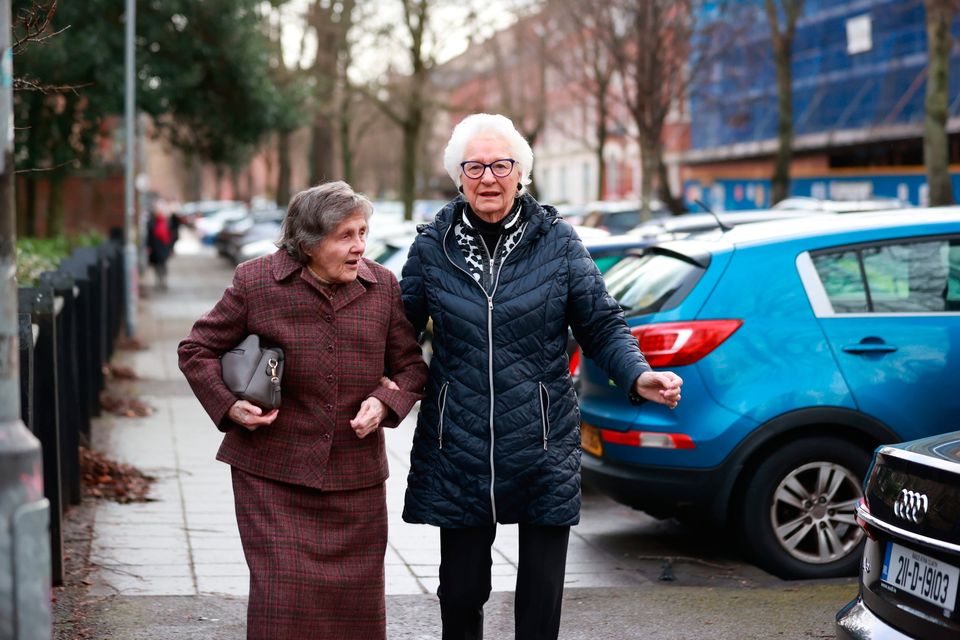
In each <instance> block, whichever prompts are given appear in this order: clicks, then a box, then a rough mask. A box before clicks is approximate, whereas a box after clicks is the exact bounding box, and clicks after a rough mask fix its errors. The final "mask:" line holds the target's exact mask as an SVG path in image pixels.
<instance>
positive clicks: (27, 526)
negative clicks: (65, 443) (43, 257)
mask: <svg viewBox="0 0 960 640" xmlns="http://www.w3.org/2000/svg"><path fill="white" fill-rule="evenodd" d="M13 191H14V166H13V50H12V48H11V38H10V0H0V638H3V639H6V638H11V639H12V640H41V639H43V640H49V638H50V637H51V635H52V616H51V611H50V579H51V573H50V504H49V502H48V501H47V499H46V498H44V497H43V467H42V458H41V455H40V442H39V441H38V440H37V439H36V438H35V437H34V436H33V434H32V433H30V431H29V430H27V428H26V426H24V424H23V422H22V421H21V420H20V363H19V355H20V350H19V325H18V322H17V277H16V276H17V262H16V259H17V256H16V213H15V211H14V199H13Z"/></svg>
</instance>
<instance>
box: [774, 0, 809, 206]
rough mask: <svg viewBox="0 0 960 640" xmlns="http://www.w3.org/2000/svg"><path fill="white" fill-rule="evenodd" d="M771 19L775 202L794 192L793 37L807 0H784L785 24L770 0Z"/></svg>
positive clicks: (782, 3) (782, 5)
mask: <svg viewBox="0 0 960 640" xmlns="http://www.w3.org/2000/svg"><path fill="white" fill-rule="evenodd" d="M765 4H766V10H767V19H768V21H769V23H770V31H771V35H772V38H773V61H774V65H775V67H776V70H777V155H776V158H775V159H774V165H773V177H772V180H771V182H772V184H771V194H770V197H771V202H773V203H774V204H775V203H777V202H779V201H781V200H783V199H784V198H786V197H787V196H788V195H790V158H791V157H792V156H793V70H792V69H791V66H790V65H791V63H792V61H793V60H792V59H793V38H794V34H795V29H796V22H797V18H798V16H799V15H800V13H801V11H802V9H803V0H781V5H780V6H781V8H782V10H783V13H784V21H785V24H784V25H783V28H782V29H781V27H780V20H779V17H778V15H779V14H778V11H777V9H776V5H775V3H774V2H773V0H767V1H766V3H765Z"/></svg>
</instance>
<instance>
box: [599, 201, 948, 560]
mask: <svg viewBox="0 0 960 640" xmlns="http://www.w3.org/2000/svg"><path fill="white" fill-rule="evenodd" d="M605 279H606V282H607V286H608V289H609V290H610V293H611V294H612V295H613V296H614V297H615V298H616V299H617V300H618V301H619V302H620V304H621V306H622V307H623V308H624V310H625V314H626V317H627V321H628V324H629V325H630V326H631V328H632V331H633V333H634V335H636V336H637V339H638V341H639V343H640V346H641V348H642V350H643V352H644V353H645V354H646V355H647V358H648V360H649V362H650V364H651V365H652V366H653V367H655V368H657V369H670V370H673V371H676V372H677V373H678V374H679V375H681V376H682V377H683V378H684V381H685V383H684V392H683V402H682V403H681V404H680V406H679V408H678V409H677V410H676V411H672V412H671V411H668V410H666V409H664V408H663V407H661V406H659V405H655V404H653V403H647V404H642V405H639V406H635V405H632V404H630V403H629V401H628V400H627V398H626V394H625V393H624V391H623V390H620V389H615V388H613V387H612V386H611V383H610V382H609V380H608V378H607V376H606V375H605V374H604V373H602V372H601V371H600V370H599V369H598V368H597V366H596V365H594V364H593V363H592V362H590V361H589V360H586V361H585V363H584V365H583V366H582V367H581V411H582V416H581V417H582V428H581V436H582V445H583V451H584V452H585V454H586V455H584V457H583V472H584V474H583V475H584V480H585V481H586V482H589V483H590V484H591V485H593V486H595V487H598V488H600V489H601V490H603V491H605V492H606V493H608V494H610V495H611V496H613V497H614V498H615V499H617V500H619V501H620V502H622V503H624V504H628V505H631V506H633V507H636V508H638V509H642V510H644V511H647V512H649V513H650V514H652V515H654V516H657V517H670V516H677V517H680V518H681V519H686V520H689V521H707V522H713V523H726V524H729V525H730V526H731V527H732V528H734V529H735V530H736V531H738V532H739V538H740V539H741V540H742V541H743V543H744V547H745V548H746V549H747V550H748V552H749V553H750V554H751V555H752V556H753V557H754V559H755V560H756V562H757V563H758V564H760V565H761V566H762V567H764V568H766V569H767V570H769V571H771V572H773V573H776V574H778V575H781V576H792V577H826V576H836V575H842V574H852V573H853V571H854V570H855V568H856V565H857V562H858V558H859V553H860V548H861V543H862V541H863V531H862V530H861V529H860V528H859V527H857V526H856V523H855V522H854V506H855V504H856V501H857V500H858V499H859V498H860V496H861V495H862V493H861V482H862V479H863V477H864V473H865V471H866V468H867V464H868V462H869V458H870V452H871V451H873V449H874V448H875V447H876V446H877V445H879V444H881V443H892V442H899V441H902V440H907V439H913V438H917V437H921V436H927V435H931V434H935V433H939V432H941V431H943V430H944V429H945V428H947V427H949V426H950V425H949V423H948V422H947V421H948V419H949V418H950V417H951V416H954V415H960V393H958V390H957V384H958V383H957V381H958V380H960V209H958V208H944V209H914V210H909V211H894V212H879V213H858V214H849V215H843V216H834V215H826V216H804V217H800V218H796V219H793V220H780V221H777V222H759V223H756V224H749V225H742V226H738V227H735V228H734V229H732V230H731V231H728V232H726V233H723V234H721V235H720V236H719V237H717V238H714V237H712V236H710V237H706V238H699V239H698V238H691V239H688V240H681V241H675V242H668V243H664V244H658V245H653V246H652V247H650V248H648V249H647V250H646V251H644V252H643V253H642V255H632V256H628V257H626V258H624V259H623V260H621V261H620V263H619V264H617V265H616V266H615V267H613V268H612V269H610V271H608V272H607V273H606V275H605Z"/></svg>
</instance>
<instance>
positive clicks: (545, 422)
mask: <svg viewBox="0 0 960 640" xmlns="http://www.w3.org/2000/svg"><path fill="white" fill-rule="evenodd" d="M537 384H538V385H539V386H540V423H541V426H542V427H543V450H544V451H546V450H547V445H548V443H549V442H550V394H549V393H548V392H547V387H546V385H544V384H543V383H542V382H538V383H537Z"/></svg>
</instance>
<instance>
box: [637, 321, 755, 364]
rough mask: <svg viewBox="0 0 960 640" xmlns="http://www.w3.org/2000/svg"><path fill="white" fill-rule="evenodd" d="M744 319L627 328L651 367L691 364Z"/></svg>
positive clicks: (719, 343)
mask: <svg viewBox="0 0 960 640" xmlns="http://www.w3.org/2000/svg"><path fill="white" fill-rule="evenodd" d="M742 324H743V320H691V321H690V322H658V323H654V324H644V325H640V326H639V327H634V328H633V329H631V330H630V333H632V334H633V335H634V336H635V337H636V339H637V342H638V343H639V344H640V350H641V351H643V355H644V356H646V358H647V362H648V363H649V364H650V366H651V367H654V368H661V367H682V366H684V365H688V364H693V363H694V362H696V361H697V360H699V359H700V358H702V357H704V356H705V355H707V354H708V353H710V352H711V351H713V350H714V349H716V348H717V347H719V346H720V345H721V344H722V343H723V341H724V340H726V339H727V338H729V337H730V336H731V335H732V334H733V332H734V331H736V330H737V329H739V328H740V325H742Z"/></svg>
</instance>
